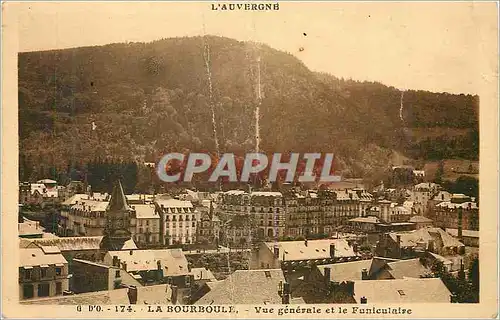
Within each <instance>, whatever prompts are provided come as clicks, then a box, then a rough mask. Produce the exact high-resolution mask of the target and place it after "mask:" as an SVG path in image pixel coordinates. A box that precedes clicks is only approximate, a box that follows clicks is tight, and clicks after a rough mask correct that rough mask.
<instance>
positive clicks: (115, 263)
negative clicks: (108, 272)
mask: <svg viewBox="0 0 500 320" xmlns="http://www.w3.org/2000/svg"><path fill="white" fill-rule="evenodd" d="M119 266H120V264H119V263H118V256H113V267H119Z"/></svg>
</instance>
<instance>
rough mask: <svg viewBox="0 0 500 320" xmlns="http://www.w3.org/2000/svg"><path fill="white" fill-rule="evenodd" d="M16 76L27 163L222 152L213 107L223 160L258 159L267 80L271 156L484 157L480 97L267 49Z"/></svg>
mask: <svg viewBox="0 0 500 320" xmlns="http://www.w3.org/2000/svg"><path fill="white" fill-rule="evenodd" d="M259 58H260V63H258V61H259ZM207 65H208V66H209V68H207ZM18 66H19V136H20V157H21V160H22V162H23V163H28V165H31V164H34V165H44V166H47V167H48V166H54V167H57V168H65V167H66V166H68V165H71V164H72V163H78V162H81V163H85V162H86V161H89V160H92V159H97V158H100V159H110V158H111V159H120V160H126V161H128V160H131V159H134V160H140V161H157V160H158V159H159V157H161V155H163V154H164V153H166V152H174V151H186V150H190V151H202V150H211V151H215V142H214V127H213V123H212V112H211V106H213V109H214V114H215V124H216V129H217V136H218V140H219V144H220V151H221V152H239V153H244V152H247V151H253V150H254V148H255V120H254V119H255V116H254V112H255V107H256V105H257V103H258V100H257V91H258V87H259V85H258V80H259V70H260V90H261V92H262V100H261V104H260V119H259V120H260V121H259V122H260V130H261V134H260V136H261V146H260V148H261V150H263V151H265V152H287V151H294V152H334V153H336V155H337V158H336V159H337V163H336V165H337V166H338V168H339V169H341V170H342V171H343V172H344V173H345V174H346V175H351V176H352V175H358V176H359V175H363V174H369V173H370V172H372V171H374V170H376V169H377V168H383V167H387V166H388V165H390V160H389V159H390V158H391V157H393V155H394V153H395V152H396V153H397V154H402V155H404V156H406V157H408V158H411V159H421V160H438V159H446V158H462V159H470V160H476V159H477V158H478V153H479V134H478V132H479V125H478V109H479V98H478V97H477V96H471V95H454V94H448V93H432V92H426V91H418V90H409V91H406V92H404V95H403V97H402V99H401V95H402V93H401V91H400V90H398V89H396V88H394V87H388V86H385V85H383V84H380V83H374V82H358V81H352V80H344V79H338V78H336V77H334V76H332V75H328V74H322V73H315V72H312V71H310V70H309V69H308V68H307V67H306V66H305V65H304V64H303V63H302V62H301V61H300V60H298V59H297V58H296V57H294V56H293V55H291V54H288V53H285V52H281V51H277V50H274V49H272V48H270V47H268V46H267V45H263V44H256V43H248V42H240V41H236V40H233V39H228V38H223V37H215V36H207V37H189V38H188V37H184V38H169V39H162V40H158V41H154V42H151V43H123V44H110V45H105V46H95V47H82V48H74V49H64V50H51V51H43V52H25V53H20V54H19V65H18ZM207 71H209V73H210V77H209V76H208V72H207ZM210 88H212V91H210ZM401 101H403V103H402V107H401Z"/></svg>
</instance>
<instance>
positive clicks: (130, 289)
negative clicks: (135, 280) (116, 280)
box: [127, 286, 137, 304]
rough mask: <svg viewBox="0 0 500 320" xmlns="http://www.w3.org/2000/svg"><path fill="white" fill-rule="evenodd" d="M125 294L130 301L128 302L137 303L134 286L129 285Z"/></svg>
mask: <svg viewBox="0 0 500 320" xmlns="http://www.w3.org/2000/svg"><path fill="white" fill-rule="evenodd" d="M127 295H128V301H129V302H130V304H136V303H137V287H136V286H129V287H128V292H127Z"/></svg>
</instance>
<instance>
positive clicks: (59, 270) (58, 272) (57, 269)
mask: <svg viewBox="0 0 500 320" xmlns="http://www.w3.org/2000/svg"><path fill="white" fill-rule="evenodd" d="M61 271H62V270H61V268H56V276H60V275H61Z"/></svg>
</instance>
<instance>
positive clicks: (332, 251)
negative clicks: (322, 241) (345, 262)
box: [330, 243, 335, 258]
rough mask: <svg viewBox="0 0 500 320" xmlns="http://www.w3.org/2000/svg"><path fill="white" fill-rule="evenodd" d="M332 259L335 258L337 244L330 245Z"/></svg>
mask: <svg viewBox="0 0 500 320" xmlns="http://www.w3.org/2000/svg"><path fill="white" fill-rule="evenodd" d="M330 258H335V243H330Z"/></svg>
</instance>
